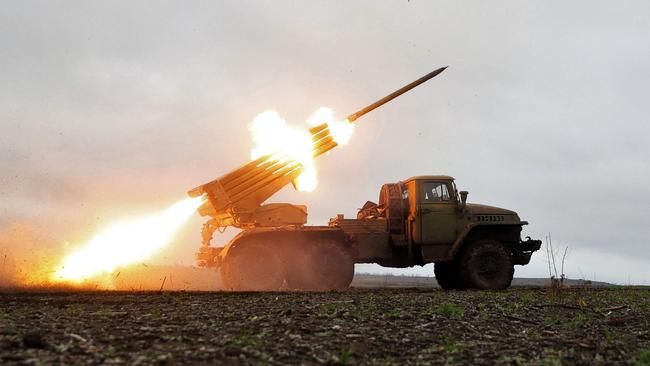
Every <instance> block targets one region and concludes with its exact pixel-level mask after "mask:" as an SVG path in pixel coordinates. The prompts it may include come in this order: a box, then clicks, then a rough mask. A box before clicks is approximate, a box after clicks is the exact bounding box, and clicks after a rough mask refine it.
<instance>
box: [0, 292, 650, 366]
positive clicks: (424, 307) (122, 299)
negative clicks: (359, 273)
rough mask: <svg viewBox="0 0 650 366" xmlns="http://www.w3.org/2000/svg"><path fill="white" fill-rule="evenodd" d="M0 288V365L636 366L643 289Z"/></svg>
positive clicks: (645, 324)
mask: <svg viewBox="0 0 650 366" xmlns="http://www.w3.org/2000/svg"><path fill="white" fill-rule="evenodd" d="M549 296H550V295H549V294H547V291H546V290H544V289H521V288H519V289H510V290H507V291H501V292H482V291H459V292H444V291H441V290H438V289H374V290H350V291H347V292H330V293H288V292H283V293H225V292H212V293H190V292H163V293H157V292H148V293H146V292H145V293H143V292H137V293H136V292H74V293H67V292H59V293H38V292H33V293H4V294H0V363H4V364H27V363H30V364H39V363H40V364H57V363H58V364H100V363H101V364H154V363H174V364H196V363H206V364H301V363H302V364H317V363H334V364H335V363H339V364H343V363H350V364H352V363H356V364H395V363H407V364H446V363H447V364H486V365H487V364H495V363H497V364H531V363H532V364H551V365H554V364H558V365H559V364H584V365H593V364H612V363H614V364H633V363H635V362H642V361H643V360H644V359H646V360H647V361H650V348H649V347H650V326H649V322H650V290H648V289H643V288H640V289H639V288H637V289H633V288H608V289H591V288H589V289H575V288H574V289H566V290H564V291H563V292H562V293H560V294H559V295H558V294H556V295H554V297H553V298H550V297H549Z"/></svg>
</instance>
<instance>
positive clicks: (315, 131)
mask: <svg viewBox="0 0 650 366" xmlns="http://www.w3.org/2000/svg"><path fill="white" fill-rule="evenodd" d="M445 69H446V67H441V68H439V69H437V70H434V71H432V72H430V73H428V74H427V75H425V76H423V77H421V78H419V79H417V80H415V81H414V82H412V83H410V84H408V85H405V86H404V87H402V88H400V89H398V90H396V91H394V92H392V93H390V94H388V95H387V96H385V97H383V98H381V99H379V100H378V101H376V102H374V103H372V104H370V105H368V106H366V107H365V108H363V109H360V110H359V111H357V112H355V113H352V114H350V115H349V116H348V117H347V118H346V120H347V121H348V122H350V123H353V122H355V121H356V120H357V119H358V118H360V117H362V116H363V115H365V114H367V113H368V112H370V111H372V110H374V109H376V108H379V107H380V106H382V105H384V104H386V103H388V102H390V101H391V100H393V99H395V98H397V97H399V96H400V95H402V94H404V93H406V92H408V91H409V90H411V89H413V88H415V87H417V86H419V85H421V84H422V83H424V82H426V81H428V80H430V79H432V78H434V77H435V76H436V75H438V74H440V73H441V72H443V71H444V70H445ZM309 132H310V134H311V135H312V141H313V147H312V152H313V156H314V157H317V156H320V155H322V154H324V153H326V152H328V151H330V150H332V149H334V148H335V147H336V146H337V143H336V141H334V139H333V138H332V136H331V135H330V132H329V128H328V125H327V123H323V124H321V125H318V126H315V127H312V128H310V129H309ZM302 171H303V168H302V165H300V163H298V162H296V161H293V160H292V159H290V158H289V157H287V156H283V155H282V154H281V153H279V154H268V155H264V156H262V157H260V158H258V159H255V160H253V161H251V162H249V163H246V164H244V165H242V166H241V167H239V168H237V169H235V170H233V171H231V172H229V173H227V174H225V175H223V176H221V177H219V178H217V179H215V180H213V181H211V182H208V183H206V184H203V185H201V186H198V187H196V188H194V189H192V190H190V191H189V192H188V195H189V196H190V197H198V196H202V195H206V196H207V202H206V203H205V204H203V205H202V206H201V207H199V209H198V211H199V213H200V214H201V215H202V216H211V217H213V218H214V219H215V220H216V221H217V222H218V223H219V225H220V226H227V225H233V226H237V225H240V224H241V223H239V222H238V220H237V219H236V218H234V217H233V215H234V214H238V213H243V212H253V211H255V210H256V209H257V208H259V207H260V205H262V204H263V203H264V201H266V200H267V199H269V198H270V197H271V196H272V195H274V194H275V193H277V192H278V191H279V190H281V189H282V188H284V187H285V186H286V185H287V184H289V183H291V182H292V181H294V180H295V179H296V178H297V177H298V176H299V175H300V174H301V173H302Z"/></svg>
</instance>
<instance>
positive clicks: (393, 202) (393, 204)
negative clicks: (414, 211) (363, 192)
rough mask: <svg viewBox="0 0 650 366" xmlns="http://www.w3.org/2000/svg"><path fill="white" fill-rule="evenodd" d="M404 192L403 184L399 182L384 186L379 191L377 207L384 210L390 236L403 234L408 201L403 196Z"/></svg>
mask: <svg viewBox="0 0 650 366" xmlns="http://www.w3.org/2000/svg"><path fill="white" fill-rule="evenodd" d="M404 190H405V188H404V184H403V183H401V182H399V183H388V184H384V185H383V186H381V190H380V191H379V205H381V206H382V207H383V208H384V216H385V217H386V220H387V223H388V232H389V233H390V234H392V235H403V234H404V233H405V228H404V226H405V225H404V224H405V222H406V217H407V215H408V201H407V200H406V199H405V198H404V196H403V192H404Z"/></svg>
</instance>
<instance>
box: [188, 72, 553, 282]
mask: <svg viewBox="0 0 650 366" xmlns="http://www.w3.org/2000/svg"><path fill="white" fill-rule="evenodd" d="M445 69H446V67H443V68H439V69H437V70H434V71H432V72H430V73H429V74H427V75H425V76H423V77H421V78H419V79H417V80H416V81H414V82H412V83H410V84H408V85H406V86H404V87H402V88H400V89H398V90H396V91H395V92H393V93H391V94H389V95H387V96H386V97H384V98H382V99H380V100H378V101H376V102H374V103H372V104H370V105H368V106H367V107H365V108H363V109H361V110H359V111H357V112H355V113H353V114H351V115H349V116H348V117H347V118H346V120H347V121H348V122H349V123H354V122H355V121H356V120H357V119H358V118H360V117H362V116H363V115H365V114H366V113H368V112H370V111H372V110H374V109H376V108H378V107H380V106H381V105H383V104H385V103H387V102H389V101H391V100H393V99H395V98H397V97H398V96H400V95H402V94H404V93H406V92H407V91H409V90H411V89H413V88H415V87H417V86H418V85H421V84H422V83H424V82H426V81H428V80H430V79H432V78H434V77H435V76H437V75H438V74H440V73H441V72H443V71H444V70H445ZM309 132H310V134H311V136H312V141H313V150H312V151H313V156H314V157H318V156H320V155H322V154H324V153H326V152H328V151H330V150H332V149H334V148H335V147H336V146H337V143H336V141H335V140H334V138H333V137H332V136H331V135H330V131H329V128H328V125H327V123H324V124H321V125H318V126H315V127H313V128H311V129H309ZM302 171H303V167H302V165H301V164H300V163H299V162H297V161H294V160H292V159H290V158H288V157H286V156H281V154H280V155H279V156H278V154H269V155H265V156H262V157H260V158H258V159H255V160H253V161H251V162H249V163H247V164H245V165H243V166H241V167H239V168H237V169H235V170H233V171H231V172H229V173H227V174H225V175H223V176H221V177H219V178H217V179H215V180H213V181H211V182H209V183H206V184H203V185H201V186H198V187H196V188H194V189H192V190H190V191H189V192H188V194H189V195H190V196H191V197H198V196H202V195H205V196H206V197H207V200H206V202H205V203H204V204H203V205H202V206H201V207H200V208H199V209H198V211H199V213H200V214H201V215H202V216H209V217H210V219H209V220H208V222H206V224H205V225H204V227H203V232H202V236H203V244H202V246H201V248H200V250H199V252H198V253H197V260H198V261H199V264H200V265H202V266H207V267H214V268H218V269H219V271H220V273H221V278H222V281H223V282H224V286H225V287H226V288H228V289H233V290H277V289H280V288H289V289H296V290H326V289H342V288H346V287H348V286H349V284H350V282H351V280H352V277H353V274H354V263H378V264H380V265H384V266H389V267H408V266H413V265H424V264H426V263H431V262H434V263H436V266H435V272H436V278H437V279H438V282H439V283H440V285H441V286H442V287H443V288H447V289H460V288H468V287H477V288H505V287H507V286H509V285H510V281H511V280H512V275H513V273H514V267H513V266H514V265H515V264H527V263H528V261H529V260H530V256H531V255H532V252H534V251H536V250H538V249H539V247H540V245H541V242H540V241H538V240H530V239H529V240H527V241H521V239H520V231H521V227H522V226H523V225H526V224H527V222H525V221H521V220H519V217H518V215H517V214H516V213H515V212H513V211H509V210H504V209H500V208H496V207H490V206H485V205H473V204H468V203H466V198H467V192H457V191H456V186H455V183H454V180H453V178H451V177H448V176H420V177H413V178H409V179H407V180H405V181H402V182H398V183H392V184H385V185H384V186H382V189H381V193H380V199H379V203H378V204H375V203H373V202H367V203H366V204H365V205H364V207H363V208H362V209H361V210H360V211H359V213H358V215H357V218H356V219H346V218H344V216H343V215H337V217H336V218H333V219H331V220H330V222H329V224H328V225H327V226H307V225H305V224H306V223H307V208H306V206H303V205H294V204H289V203H272V204H264V202H265V201H266V200H268V199H269V198H270V197H271V196H273V195H274V194H275V193H277V192H278V191H279V190H281V189H282V188H284V187H285V186H286V185H288V184H290V183H291V182H293V181H294V180H295V179H296V178H297V177H298V176H299V175H300V174H301V173H302ZM434 197H435V198H434ZM228 226H233V227H236V228H239V229H242V231H241V232H240V233H239V234H238V235H237V236H236V237H235V238H233V239H232V240H231V241H230V242H229V243H228V244H227V245H225V246H224V247H212V246H210V241H211V239H212V236H213V233H214V231H215V230H218V229H221V228H226V227H228ZM486 265H487V267H489V268H488V269H489V271H488V272H485V268H486ZM481 266H482V267H481ZM479 267H480V268H482V269H481V270H479Z"/></svg>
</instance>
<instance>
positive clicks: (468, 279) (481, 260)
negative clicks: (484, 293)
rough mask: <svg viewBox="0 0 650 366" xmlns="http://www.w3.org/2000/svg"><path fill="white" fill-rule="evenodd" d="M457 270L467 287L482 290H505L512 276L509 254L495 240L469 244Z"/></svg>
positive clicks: (512, 270)
mask: <svg viewBox="0 0 650 366" xmlns="http://www.w3.org/2000/svg"><path fill="white" fill-rule="evenodd" d="M459 269H460V277H461V279H462V280H463V281H464V282H465V283H466V284H467V285H468V286H471V287H473V288H477V289H482V290H501V289H505V288H507V287H509V286H510V284H511V283H512V276H513V275H514V265H513V263H512V258H511V256H510V254H509V253H508V251H507V250H506V248H505V246H504V245H503V244H502V243H500V242H498V241H496V240H478V241H475V242H473V243H471V244H470V245H469V246H468V247H467V248H466V249H465V250H464V251H463V252H462V254H461V256H460V260H459Z"/></svg>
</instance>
